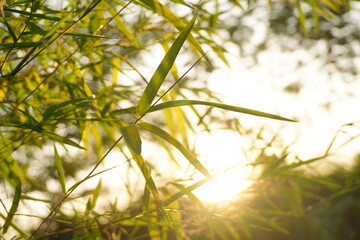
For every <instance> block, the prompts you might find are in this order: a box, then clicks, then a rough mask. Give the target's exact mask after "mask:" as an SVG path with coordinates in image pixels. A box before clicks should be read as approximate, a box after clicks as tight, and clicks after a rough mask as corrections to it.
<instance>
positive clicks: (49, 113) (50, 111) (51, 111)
mask: <svg viewBox="0 0 360 240" xmlns="http://www.w3.org/2000/svg"><path fill="white" fill-rule="evenodd" d="M86 100H88V98H78V99H72V100H69V101H65V102H61V103H57V104H54V105H51V106H50V107H49V108H48V109H46V110H45V112H44V113H43V114H42V116H43V118H44V119H48V118H49V117H51V116H53V114H55V113H56V112H57V111H58V110H59V109H60V108H62V107H64V106H67V105H71V106H73V105H76V104H78V103H79V102H83V101H86Z"/></svg>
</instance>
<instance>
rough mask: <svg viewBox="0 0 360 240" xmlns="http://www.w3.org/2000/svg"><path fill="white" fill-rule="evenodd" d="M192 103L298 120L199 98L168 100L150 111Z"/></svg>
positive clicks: (277, 118)
mask: <svg viewBox="0 0 360 240" xmlns="http://www.w3.org/2000/svg"><path fill="white" fill-rule="evenodd" d="M191 105H205V106H210V107H216V108H221V109H225V110H229V111H233V112H239V113H245V114H250V115H254V116H259V117H265V118H272V119H276V120H282V121H289V122H296V121H295V120H292V119H289V118H285V117H281V116H278V115H274V114H271V113H266V112H261V111H257V110H253V109H248V108H242V107H237V106H233V105H227V104H222V103H214V102H206V101H199V100H174V101H168V102H165V103H160V104H157V105H155V106H154V107H152V108H151V109H150V110H149V112H154V111H157V110H161V109H166V108H171V107H182V106H191Z"/></svg>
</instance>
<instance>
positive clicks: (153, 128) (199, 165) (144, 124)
mask: <svg viewBox="0 0 360 240" xmlns="http://www.w3.org/2000/svg"><path fill="white" fill-rule="evenodd" d="M138 125H139V126H140V127H141V128H143V129H145V130H147V131H149V132H151V133H153V134H155V135H158V136H159V137H161V138H162V139H164V140H165V141H167V142H168V143H170V144H171V145H173V146H174V147H175V148H177V149H178V150H179V151H180V152H181V153H182V154H183V155H184V156H185V157H186V158H187V159H188V160H189V162H190V163H191V164H192V165H193V166H194V167H195V168H196V169H197V170H199V172H201V173H202V174H203V175H204V176H205V177H207V178H211V177H212V176H211V174H210V172H209V171H208V170H207V169H206V168H205V167H204V166H203V165H202V163H201V162H200V161H199V160H198V159H197V158H196V157H195V156H194V155H193V154H192V152H190V151H189V150H188V149H187V148H186V147H184V146H183V145H182V144H181V143H180V142H179V141H178V140H176V139H175V138H174V137H172V136H171V135H170V134H168V133H167V132H165V131H164V130H162V129H161V128H159V127H157V126H155V125H153V124H150V123H147V122H141V123H138Z"/></svg>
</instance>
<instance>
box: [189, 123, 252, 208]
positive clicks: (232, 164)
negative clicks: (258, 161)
mask: <svg viewBox="0 0 360 240" xmlns="http://www.w3.org/2000/svg"><path fill="white" fill-rule="evenodd" d="M197 143H198V144H197V147H196V151H197V153H198V154H199V159H200V160H201V161H202V162H204V164H205V166H206V167H207V168H208V169H209V170H210V171H211V172H212V173H213V174H214V179H213V180H212V181H209V182H207V183H205V184H204V185H202V186H201V187H199V188H197V189H196V190H194V191H193V192H194V194H195V195H196V196H197V197H198V198H200V199H201V200H202V201H204V202H207V203H211V204H219V205H226V204H227V203H228V202H230V201H232V200H235V199H237V198H238V197H239V195H240V193H241V192H242V191H244V190H245V189H246V188H248V187H249V186H250V185H251V181H250V180H249V179H248V178H249V171H250V170H251V168H250V167H248V166H246V164H247V160H246V158H245V156H244V154H243V153H242V151H241V148H240V147H241V136H239V134H236V133H234V132H230V131H221V130H219V131H213V132H211V134H209V133H202V134H200V136H199V139H198V142H197ZM200 178H202V177H201V176H199V179H200Z"/></svg>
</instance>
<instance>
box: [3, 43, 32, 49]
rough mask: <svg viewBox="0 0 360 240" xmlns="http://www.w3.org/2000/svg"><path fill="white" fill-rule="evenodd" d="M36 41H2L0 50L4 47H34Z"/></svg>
mask: <svg viewBox="0 0 360 240" xmlns="http://www.w3.org/2000/svg"><path fill="white" fill-rule="evenodd" d="M36 44H38V42H17V43H15V44H14V43H2V44H0V50H6V49H21V48H31V47H34V46H35V45H36Z"/></svg>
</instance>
